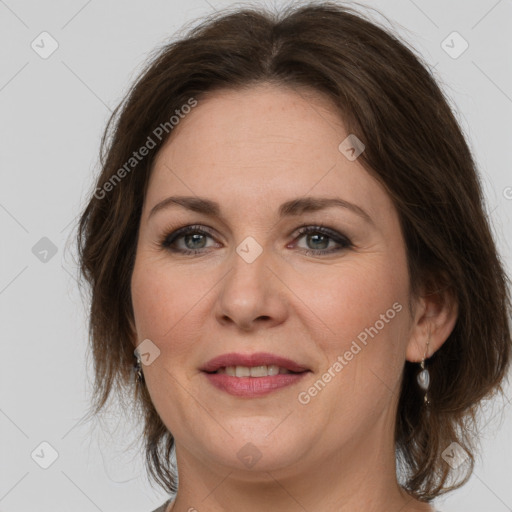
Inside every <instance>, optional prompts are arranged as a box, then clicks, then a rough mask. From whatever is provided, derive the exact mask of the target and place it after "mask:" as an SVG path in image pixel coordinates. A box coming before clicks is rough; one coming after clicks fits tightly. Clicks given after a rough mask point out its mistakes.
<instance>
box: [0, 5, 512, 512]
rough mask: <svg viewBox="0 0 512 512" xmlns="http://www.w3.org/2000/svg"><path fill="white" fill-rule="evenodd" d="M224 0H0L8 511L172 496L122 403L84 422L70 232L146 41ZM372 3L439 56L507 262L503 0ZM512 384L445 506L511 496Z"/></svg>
mask: <svg viewBox="0 0 512 512" xmlns="http://www.w3.org/2000/svg"><path fill="white" fill-rule="evenodd" d="M255 3H257V4H263V2H255ZM228 5H234V4H233V2H229V1H220V0H219V1H217V0H191V1H188V2H186V3H185V2H178V1H176V0H174V1H158V0H150V1H146V2H129V3H128V2H122V1H121V0H107V1H100V0H89V1H85V0H72V1H70V0H68V1H66V2H64V1H63V0H51V1H46V2H36V1H35V0H25V1H21V0H5V1H3V0H0V61H1V63H2V65H1V67H0V112H1V115H0V137H1V143H0V172H1V181H0V183H1V186H0V228H1V236H2V243H1V246H2V249H1V266H0V315H1V318H0V321H1V324H0V326H1V336H2V356H3V357H2V359H1V360H2V365H1V368H0V389H1V397H0V443H1V448H0V452H1V454H0V511H2V512H6V511H12V512H19V511H24V512H25V511H28V510H38V511H52V512H58V511H65V510H66V511H68V510H74V511H77V512H81V511H83V512H94V511H97V510H100V511H121V510H123V511H126V512H129V511H134V512H135V511H136V512H142V511H145V510H152V509H153V508H155V507H156V506H157V505H159V504H160V503H162V502H163V501H164V499H165V498H166V496H165V495H164V494H163V493H162V492H160V491H158V490H156V489H154V488H152V487H151V486H150V485H149V484H148V481H147V479H146V477H145V474H144V470H143V465H142V456H141V451H140V446H138V445H137V440H138V434H137V432H138V430H137V428H136V426H135V425H132V424H130V423H129V422H128V421H127V420H126V418H123V417H122V415H120V414H117V415H116V414H113V415H112V416H111V417H110V418H104V419H103V420H100V419H98V421H96V422H95V423H94V424H92V425H91V424H89V425H83V424H81V423H80V419H81V418H82V416H83V415H84V413H85V411H86V406H87V400H88V397H89V391H90V380H91V373H90V370H87V365H86V363H87V350H86V348H87V333H86V317H85V313H84V306H83V303H82V300H81V297H80V295H79V292H78V289H77V284H76V281H75V276H76V267H75V264H74V260H73V253H74V249H73V247H72V245H71V242H72V234H73V229H74V226H75V224H74V223H75V220H76V216H77V214H78V212H79V211H80V209H81V207H82V206H83V204H84V200H85V198H86V196H87V194H88V193H89V191H90V190H91V188H92V183H93V181H92V179H93V175H94V173H95V172H96V171H97V163H98V159H97V155H98V147H99V141H100V137H101V134H102V130H103V127H104V125H105V123H106V121H107V118H108V116H109V114H110V110H111V109H113V108H114V107H115V106H116V104H117V103H118V101H119V100H120V99H121V98H122V96H123V94H124V93H125V92H126V90H127V88H128V86H129V84H130V83H131V82H132V80H133V79H134V78H135V76H136V73H137V71H138V70H139V69H140V67H141V65H142V64H143V63H144V61H145V59H146V58H147V56H148V54H149V52H151V51H152V50H153V49H154V48H155V47H156V46H158V45H160V44H161V43H163V42H164V41H165V40H167V39H168V38H170V37H172V36H173V35H174V34H175V33H176V31H177V30H178V29H180V28H181V27H182V26H183V25H184V23H186V22H189V21H190V20H193V19H195V18H198V17H200V16H202V15H204V14H207V13H209V12H211V11H212V9H221V8H223V7H226V6H228ZM266 5H272V3H270V2H267V3H266ZM366 5H370V6H373V7H376V8H377V9H379V10H380V11H381V12H382V13H383V14H385V15H386V16H387V17H388V18H389V19H390V20H392V26H393V27H394V28H395V30H396V31H398V32H399V34H401V35H402V37H403V38H404V39H406V40H407V41H409V42H410V43H411V44H412V45H413V46H414V47H415V48H417V49H418V50H419V51H420V52H421V53H422V54H423V56H424V57H425V59H426V61H427V62H428V63H429V65H430V66H431V67H433V68H434V69H435V74H436V76H437V78H438V79H439V80H440V81H441V82H442V84H443V87H444V89H445V90H446V92H447V94H448V95H449V97H450V100H451V102H452V105H453V108H454V109H455V110H456V113H457V117H458V119H459V120H460V123H461V125H462V127H463V129H464V131H465V133H466V134H467V137H468V140H469V142H470V144H471V147H472V148H473V151H474V154H475V157H476V159H477V162H478V164H479V166H480V169H481V173H482V180H483V185H484V189H485V193H486V195H487V199H488V209H489V215H490V217H491V219H492V222H493V225H494V228H495V232H496V237H497V239H498V243H499V247H500V251H501V254H502V255H503V259H504V261H505V263H506V265H507V268H508V269H509V270H510V268H511V263H512V251H511V247H510V243H509V240H510V238H511V234H512V228H511V223H510V220H511V216H512V175H511V171H510V169H511V163H512V151H511V137H510V135H511V128H510V122H511V120H512V115H511V114H512V68H511V65H510V54H511V50H512V39H511V37H510V33H511V30H512V2H511V0H500V1H496V0H482V1H476V0H473V1H463V0H456V1H453V0H452V1H449V2H447V1H440V0H436V1H428V2H427V1H426V0H415V1H413V0H395V1H392V0H386V1H381V2H376V1H373V2H372V1H369V2H367V4H366ZM376 19H377V20H379V18H378V17H377V18H376ZM381 22H382V23H383V24H384V25H387V22H386V21H385V20H381ZM387 26H388V25H387ZM43 31H47V32H48V33H49V34H51V36H52V38H54V39H55V40H56V41H57V43H58V49H57V50H56V51H55V53H53V54H52V55H51V56H49V57H48V58H46V59H43V58H41V56H40V55H39V54H38V53H36V51H34V49H33V48H32V47H31V43H32V42H33V41H35V43H34V44H39V46H40V47H42V46H44V49H45V50H48V49H49V48H50V47H51V46H50V44H51V41H50V40H49V39H47V38H46V39H44V43H41V38H44V37H47V36H42V37H39V35H40V34H41V32H43ZM453 31H457V32H458V33H459V34H460V35H461V36H462V37H463V38H464V40H466V41H467V42H468V44H469V47H468V49H467V50H466V51H465V52H464V53H462V54H461V55H460V56H458V58H453V55H452V56H450V55H448V53H446V51H445V50H444V49H443V47H442V46H441V45H442V42H443V41H444V40H446V38H447V36H449V35H450V34H451V33H452V32H453ZM452 39H453V37H452ZM452 39H448V43H444V44H445V45H446V44H449V45H450V46H452V47H453V48H452V49H451V50H450V51H451V52H452V54H453V52H459V51H460V50H461V49H462V46H461V44H462V41H461V40H458V39H457V36H456V38H455V39H453V41H454V42H453V43H452V42H451V40H452ZM42 50H43V48H40V51H42ZM509 187H511V188H509ZM45 237H46V238H45ZM41 239H43V240H41ZM45 251H47V252H45ZM55 251H56V252H55ZM54 252H55V254H54ZM511 397H512V391H511V388H510V387H508V388H507V390H506V398H505V399H504V400H503V399H502V400H499V401H490V402H489V403H488V404H487V405H486V410H487V414H486V417H485V418H484V419H483V423H488V425H487V428H486V430H485V437H484V438H483V440H482V449H481V457H480V458H479V460H478V464H477V467H476V470H475V473H474V475H473V477H472V479H471V480H470V481H469V483H468V484H467V485H466V486H465V487H464V488H463V489H462V490H459V491H456V492H454V493H452V494H450V495H449V496H448V498H446V499H445V500H439V501H438V502H437V506H438V508H440V509H441V510H443V511H444V512H449V511H451V512H477V511H479V512H480V511H484V510H485V511H486V512H505V511H511V510H512V486H511V485H510V483H511V481H512V478H511V476H512V461H511V458H512V443H511V441H510V439H511V436H512V406H511V405H510V398H511ZM107 427H109V428H108V429H107ZM108 430H110V431H112V434H111V435H109V434H108V433H107V432H108ZM132 441H134V444H133V447H132V449H130V450H126V444H127V443H129V442H132ZM42 442H47V443H49V444H50V445H51V446H52V447H53V449H54V450H55V451H56V452H57V454H58V458H57V459H56V460H55V462H54V463H53V464H52V465H51V466H50V467H48V469H43V468H42V467H40V464H43V465H44V464H45V463H46V464H48V463H49V462H51V449H50V448H48V447H47V446H45V445H43V446H40V444H41V443H42ZM34 450H35V454H34V456H33V458H32V456H31V454H32V453H33V452H34ZM36 461H38V462H39V464H38V463H36ZM206 505H207V502H205V509H206Z"/></svg>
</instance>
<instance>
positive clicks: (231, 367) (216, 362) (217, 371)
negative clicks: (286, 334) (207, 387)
mask: <svg viewBox="0 0 512 512" xmlns="http://www.w3.org/2000/svg"><path fill="white" fill-rule="evenodd" d="M201 371H202V372H203V374H204V375H205V376H206V378H207V380H208V382H209V383H210V384H212V385H213V386H214V387H215V388H216V389H218V390H221V391H223V392H226V393H229V394H230V395H233V396H237V397H246V398H255V397H260V396H264V395H267V394H269V393H271V392H274V391H277V390H279V389H282V388H285V387H288V386H291V385H293V384H296V383H297V382H299V381H300V380H302V378H303V377H304V376H305V375H306V374H307V373H310V372H311V370H310V369H308V368H306V367H304V366H303V365H300V364H298V363H296V362H295V361H292V360H290V359H286V358H283V357H280V356H275V355H273V354H267V353H258V354H249V355H247V354H234V353H231V354H224V355H222V356H218V357H216V358H214V359H212V360H210V361H209V362H208V363H207V364H206V365H204V366H203V367H202V368H201Z"/></svg>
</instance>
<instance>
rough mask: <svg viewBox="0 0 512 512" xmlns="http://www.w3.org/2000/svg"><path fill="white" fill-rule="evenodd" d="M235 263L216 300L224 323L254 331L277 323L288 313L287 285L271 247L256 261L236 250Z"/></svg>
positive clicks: (220, 320) (224, 324)
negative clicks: (245, 257) (244, 256)
mask: <svg viewBox="0 0 512 512" xmlns="http://www.w3.org/2000/svg"><path fill="white" fill-rule="evenodd" d="M232 260H233V265H232V267H231V270H230V271H228V272H227V274H226V276H225V277H224V279H222V281H221V284H220V287H219V295H218V300H217V302H216V318H217V321H218V322H219V323H220V324H222V325H223V326H231V327H233V328H238V329H240V330H242V331H251V330H254V329H257V328H259V327H260V326H265V327H267V328H268V327H274V326H276V325H279V324H281V323H282V322H284V321H285V319H286V317H287V315H288V311H289V309H288V301H287V296H286V290H287V288H286V286H285V285H284V284H283V281H282V280H281V279H280V276H279V273H280V272H279V265H278V262H277V259H276V258H273V257H272V254H271V251H270V250H268V249H267V250H263V252H262V253H261V254H260V255H259V256H258V257H257V258H256V259H255V260H254V261H252V262H248V261H250V260H245V259H244V258H243V257H241V256H240V255H239V254H238V253H237V252H235V251H233V257H232Z"/></svg>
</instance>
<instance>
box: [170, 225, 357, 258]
mask: <svg viewBox="0 0 512 512" xmlns="http://www.w3.org/2000/svg"><path fill="white" fill-rule="evenodd" d="M208 239H211V240H212V241H214V238H213V233H212V232H211V231H210V230H209V228H206V227H204V226H198V225H195V226H185V227H183V228H180V229H177V230H176V231H173V232H172V233H170V234H167V235H165V236H164V237H163V239H162V240H161V241H160V245H161V247H163V248H165V249H167V250H169V251H171V252H174V253H179V254H184V255H187V254H190V255H192V254H204V253H205V252H208V251H206V250H205V249H209V248H212V247H219V246H220V244H218V243H217V242H214V243H213V244H211V245H207V243H208ZM300 239H304V240H305V242H306V247H305V248H304V247H300V246H299V245H298V244H297V243H296V242H297V240H300ZM294 243H295V244H294V245H295V246H297V247H298V248H299V249H301V251H302V252H304V253H305V254H308V255H313V256H315V255H316V256H318V255H323V254H332V253H335V252H340V251H342V250H346V249H349V248H351V247H353V244H352V242H351V241H350V240H349V239H348V238H347V237H346V236H344V235H342V234H341V233H338V232H337V231H334V230H333V229H330V228H327V227H325V226H302V227H301V228H299V231H298V232H297V235H296V237H295V240H294ZM287 247H290V246H287Z"/></svg>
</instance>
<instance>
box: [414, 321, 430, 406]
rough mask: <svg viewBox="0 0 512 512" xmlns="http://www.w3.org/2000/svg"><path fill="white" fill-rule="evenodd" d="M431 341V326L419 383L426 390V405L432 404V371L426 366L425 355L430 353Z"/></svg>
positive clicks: (418, 378)
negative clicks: (429, 396)
mask: <svg viewBox="0 0 512 512" xmlns="http://www.w3.org/2000/svg"><path fill="white" fill-rule="evenodd" d="M429 343H430V328H429V330H428V340H427V347H426V349H425V354H423V359H422V361H421V363H420V367H421V371H420V372H419V373H418V377H417V380H418V385H419V387H420V388H421V389H423V391H425V397H424V399H423V402H424V404H425V405H426V406H429V405H430V401H429V399H428V388H429V386H430V372H429V371H428V370H427V368H425V357H426V355H427V354H428V345H429Z"/></svg>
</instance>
